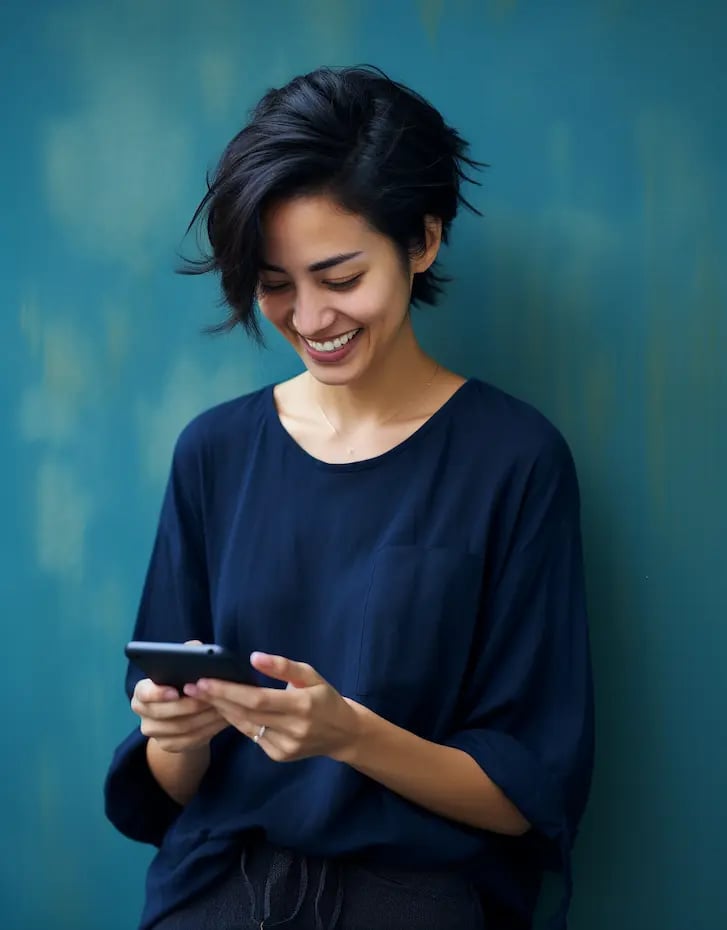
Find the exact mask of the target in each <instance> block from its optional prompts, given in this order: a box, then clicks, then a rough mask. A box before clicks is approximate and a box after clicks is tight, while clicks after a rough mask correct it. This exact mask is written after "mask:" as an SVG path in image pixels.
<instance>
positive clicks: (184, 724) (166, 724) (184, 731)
mask: <svg viewBox="0 0 727 930" xmlns="http://www.w3.org/2000/svg"><path fill="white" fill-rule="evenodd" d="M219 723H220V715H219V714H218V713H217V712H216V711H207V712H206V713H204V714H195V716H194V718H193V719H187V718H184V717H182V718H179V719H176V720H154V719H153V718H150V717H144V718H143V719H142V721H141V725H140V730H141V732H142V733H143V734H144V736H149V737H154V738H157V737H165V736H189V737H194V736H197V735H198V734H199V733H201V732H202V731H204V730H205V729H207V728H208V727H210V726H214V725H216V724H219Z"/></svg>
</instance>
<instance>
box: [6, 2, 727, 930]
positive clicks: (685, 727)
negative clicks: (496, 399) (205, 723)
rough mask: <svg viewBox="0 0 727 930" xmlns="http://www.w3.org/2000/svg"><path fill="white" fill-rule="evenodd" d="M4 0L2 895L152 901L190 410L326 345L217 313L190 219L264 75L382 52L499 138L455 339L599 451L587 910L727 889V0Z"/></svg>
mask: <svg viewBox="0 0 727 930" xmlns="http://www.w3.org/2000/svg"><path fill="white" fill-rule="evenodd" d="M0 27H1V28H0V43H1V47H0V86H2V88H3V91H2V99H1V101H0V108H1V110H0V117H1V123H0V125H2V137H3V145H2V150H1V152H0V158H2V168H3V170H2V175H1V179H2V180H1V183H2V218H3V221H2V223H0V272H1V274H0V289H1V295H2V312H1V313H0V328H1V329H0V353H2V354H1V364H0V389H1V391H2V395H1V396H2V404H0V430H1V432H0V435H2V437H3V440H2V441H3V454H2V455H1V456H0V495H1V499H0V505H1V508H2V509H1V511H0V512H1V513H2V520H1V521H0V555H1V556H2V558H1V562H0V565H1V567H0V590H1V591H2V604H3V611H4V617H5V640H6V643H5V648H6V662H5V664H4V676H3V685H4V702H3V703H4V708H3V709H4V715H3V716H4V726H3V746H4V751H3V777H2V780H1V784H0V803H2V809H3V812H4V816H3V831H2V839H0V852H1V855H2V863H1V865H2V868H1V870H0V923H2V926H3V927H5V928H8V930H35V928H46V927H54V928H57V930H61V928H69V930H71V928H72V930H96V928H98V927H99V926H103V927H104V928H106V930H128V928H130V927H132V926H134V921H135V919H136V916H137V914H138V911H139V907H140V903H141V896H142V885H143V875H144V869H145V865H146V863H147V861H148V856H149V853H148V851H147V850H145V849H143V848H141V847H135V846H134V845H133V844H131V843H130V842H128V841H127V840H125V839H123V838H122V837H120V836H118V835H116V834H115V833H114V832H113V830H112V829H111V827H110V826H109V825H108V824H107V823H106V822H105V821H104V819H103V814H102V801H101V785H102V780H103V776H104V772H105V769H106V766H107V763H108V760H109V757H110V754H111V751H112V748H113V746H114V745H115V744H116V743H117V742H118V741H119V739H120V738H121V737H122V736H123V735H124V733H125V732H126V731H127V730H128V729H129V728H130V727H131V726H133V719H132V717H131V714H130V712H129V711H128V709H127V707H126V705H125V700H124V698H123V694H122V674H123V662H122V646H123V643H124V642H125V640H126V638H127V637H128V634H129V632H130V629H131V624H132V621H133V614H134V610H135V606H136V600H137V597H138V593H139V590H140V586H141V582H142V578H143V573H144V569H145V565H146V560H147V556H148V553H149V548H150V545H151V537H152V533H153V529H154V524H155V521H156V516H157V512H158V507H159V502H160V496H161V492H162V488H163V483H164V480H165V476H166V471H167V468H168V464H169V456H170V452H171V448H172V444H173V441H174V438H175V436H176V434H177V432H178V431H179V429H180V428H181V427H182V425H183V424H184V423H185V422H186V421H187V420H188V419H189V418H190V417H191V416H193V415H194V414H195V413H197V412H198V411H200V410H202V409H204V408H205V407H208V406H210V405H211V404H213V403H216V402H217V401H221V400H224V399H226V398H229V397H231V396H233V395H235V394H239V393H242V392H245V391H248V390H252V389H253V388H256V387H258V386H260V385H262V384H264V383H266V382H268V381H270V380H273V379H277V378H281V377H285V376H288V375H290V374H292V373H293V372H295V371H296V370H297V369H298V365H297V360H296V358H295V357H294V356H293V354H292V352H291V351H290V350H289V349H287V348H286V347H285V346H283V345H281V344H280V342H279V341H278V340H277V339H276V338H275V337H274V336H273V338H272V339H271V349H270V351H268V352H263V351H260V350H258V349H256V348H255V347H254V346H252V345H251V344H249V343H248V342H246V341H245V339H244V338H243V336H242V335H241V334H237V333H236V334H233V335H231V336H229V337H226V338H209V337H205V336H202V335H201V334H200V332H201V328H202V327H203V326H204V325H205V324H207V323H210V322H214V321H216V320H217V319H218V318H219V315H220V311H219V309H218V308H217V307H216V306H215V300H216V291H215V287H214V282H211V281H204V280H190V279H184V278H179V277H176V276H175V275H174V274H173V273H172V269H173V268H174V266H175V263H176V252H177V250H178V249H179V248H180V247H181V238H182V234H183V231H184V229H185V226H186V223H187V221H188V219H189V218H190V216H191V213H192V211H193V209H194V207H195V205H196V203H197V201H198V199H199V197H200V196H201V194H202V192H203V190H204V187H203V185H204V174H205V171H206V170H207V169H208V168H210V167H212V166H213V165H214V162H215V160H216V157H217V156H218V154H219V153H220V151H221V149H222V147H223V145H224V144H225V143H226V141H227V140H228V138H229V137H230V136H231V135H232V134H233V133H234V132H235V131H236V130H237V129H238V128H239V127H240V125H241V123H242V122H243V120H244V118H245V114H246V112H247V110H248V108H249V107H250V106H251V105H252V104H253V103H254V102H255V100H256V99H257V98H258V97H259V96H260V94H261V93H262V92H263V91H264V90H265V89H266V88H267V87H269V86H271V85H273V84H280V83H282V82H284V81H285V80H287V79H288V78H290V77H291V76H293V75H294V74H296V73H298V72H300V71H302V70H306V69H310V68H313V67H315V66H317V65H318V64H322V63H327V64H351V63H356V62H359V61H369V62H373V63H375V64H378V65H380V66H381V67H383V68H384V69H386V70H387V71H389V72H390V73H391V75H392V76H393V77H395V78H398V79H400V80H403V81H404V82H406V83H409V84H411V85H412V86H413V87H415V88H416V89H417V90H419V91H420V92H422V93H423V94H424V95H425V96H427V97H428V98H429V99H430V100H431V101H432V102H433V103H434V104H435V105H437V106H439V107H440V108H441V109H442V110H443V112H444V113H445V115H446V117H447V119H448V120H449V121H451V122H452V123H453V124H454V125H456V126H457V127H458V128H459V129H460V131H461V132H462V133H463V134H464V136H465V137H466V138H468V139H470V140H471V142H472V146H473V152H474V154H475V156H476V157H479V158H481V159H483V160H484V161H487V162H489V163H490V164H491V166H492V167H491V168H490V169H489V170H488V171H487V172H486V174H485V176H484V178H483V180H484V184H483V186H482V188H480V189H477V190H475V191H474V192H473V193H472V197H473V199H474V201H475V202H476V204H477V205H478V206H479V207H480V208H481V209H482V210H483V211H484V212H485V217H484V219H477V218H474V217H469V216H462V217H461V219H460V220H459V221H458V224H457V225H456V227H455V232H454V237H453V242H452V244H451V246H450V248H449V249H448V250H447V253H446V255H445V262H446V266H447V269H448V270H449V271H450V272H451V273H452V274H453V275H454V277H455V282H454V284H453V285H452V286H451V288H450V290H449V292H448V296H447V300H446V302H445V304H444V305H443V306H442V307H441V308H439V309H436V310H426V311H422V312H421V313H418V314H417V319H418V328H419V331H420V334H421V337H422V339H423V341H424V343H425V344H426V346H427V347H428V348H429V349H431V350H433V351H435V352H436V353H437V354H438V356H439V357H440V359H441V360H442V361H443V362H445V363H447V364H449V365H451V366H453V367H455V368H456V369H458V370H460V371H462V372H463V373H466V374H471V375H478V376H480V377H483V378H485V379H487V380H490V381H493V382H495V383H496V384H498V385H499V386H501V387H503V388H505V389H507V390H510V391H512V392H514V393H516V394H518V395H520V396H522V397H524V398H525V399H527V400H529V401H531V402H533V403H535V404H536V405H537V406H539V407H540V408H541V409H542V410H543V411H544V412H545V413H546V414H547V415H548V416H550V417H551V418H552V419H553V420H554V421H555V422H556V424H557V425H558V426H559V427H560V428H561V429H562V431H563V432H564V433H565V435H566V437H567V438H568V440H569V442H570V443H571V445H572V448H573V450H574V453H575V456H576V459H577V463H578V466H579V472H580V477H581V483H582V490H583V498H584V530H585V538H586V554H587V563H588V583H589V597H590V605H591V615H592V630H593V633H592V636H593V651H594V660H595V671H596V683H597V698H598V737H599V741H598V759H597V771H596V777H595V782H594V790H593V796H592V802H591V804H590V806H589V809H588V813H587V816H586V819H585V822H584V825H583V831H582V834H581V836H580V839H579V842H578V847H577V853H576V895H575V900H574V905H573V911H572V915H573V919H572V926H573V927H574V928H576V930H607V928H608V930H612V928H616V927H617V928H619V930H623V928H626V930H629V928H639V930H641V928H649V930H651V928H655V930H656V928H659V930H684V928H685V927H689V928H691V930H698V928H704V930H714V928H716V927H719V926H722V925H724V923H723V921H725V920H727V893H726V892H725V882H724V878H723V874H722V873H723V870H724V866H725V862H727V841H726V840H725V829H724V827H725V804H724V801H723V795H724V790H725V785H726V784H727V748H726V740H725V725H724V719H725V704H726V701H725V690H726V689H725V684H724V673H723V666H724V657H725V652H726V649H727V626H726V624H725V619H726V618H727V539H726V536H727V530H726V528H725V527H726V526H727V492H726V491H725V475H726V474H727V425H726V424H727V377H726V376H725V362H724V355H725V344H726V337H727V301H726V299H725V297H726V292H727V272H726V271H725V256H726V255H727V232H726V228H725V215H726V213H727V211H726V207H727V198H726V196H725V195H726V187H727V181H726V174H725V167H724V165H725V156H726V155H727V145H726V142H727V139H726V135H727V130H726V128H725V127H726V122H725V118H724V113H725V100H727V76H726V75H727V71H726V70H725V67H724V64H720V62H719V61H718V56H719V55H720V54H721V53H722V52H723V51H724V48H725V46H726V44H727V14H726V13H725V7H724V4H723V3H721V2H719V0H711V2H710V0H703V2H700V3H691V4H685V3H680V2H676V0H660V2H656V0H641V2H638V3H634V2H631V3H629V2H626V0H602V2H597V0H582V2H575V0H574V2H550V3H536V2H519V3H518V2H514V0H480V2H470V0H451V2H448V3H446V4H445V3H444V2H443V0H439V2H437V0H429V2H425V0H420V2H410V0H401V2H364V0H346V2H343V3H334V2H323V0H307V2H306V3H292V2H280V0H279V2H277V3H275V4H260V3H252V2H231V0H207V2H206V3H204V4H203V3H200V2H197V3H191V2H187V0H158V2H153V0H115V2H107V3H104V4H101V3H94V2H92V0H86V2H77V0H67V2H64V3H63V4H58V3H52V2H50V0H45V2H43V0H35V2H33V3H27V2H25V3H21V2H19V0H10V2H8V0H5V3H4V4H3V9H2V12H0ZM8 639H9V643H8Z"/></svg>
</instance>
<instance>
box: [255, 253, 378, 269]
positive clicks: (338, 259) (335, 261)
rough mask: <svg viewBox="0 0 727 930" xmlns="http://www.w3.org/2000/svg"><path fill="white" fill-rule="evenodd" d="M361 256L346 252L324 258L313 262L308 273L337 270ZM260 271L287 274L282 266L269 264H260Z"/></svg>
mask: <svg viewBox="0 0 727 930" xmlns="http://www.w3.org/2000/svg"><path fill="white" fill-rule="evenodd" d="M359 255H361V252H344V253H343V254H341V255H332V256H331V257H330V258H324V259H323V261H320V262H313V264H312V265H308V271H312V272H315V271H325V270H326V269H327V268H335V266H336V265H342V264H343V263H344V262H348V261H350V260H351V259H352V258H357V257H358V256H359ZM260 270H261V271H277V272H279V273H280V274H286V273H287V272H286V271H285V268H281V267H280V265H269V264H268V263H267V262H260Z"/></svg>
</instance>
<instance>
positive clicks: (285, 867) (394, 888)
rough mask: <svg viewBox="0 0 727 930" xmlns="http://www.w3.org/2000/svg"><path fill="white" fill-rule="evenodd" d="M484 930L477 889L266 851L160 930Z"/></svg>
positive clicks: (459, 881) (446, 877)
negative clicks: (275, 929) (279, 929)
mask: <svg viewBox="0 0 727 930" xmlns="http://www.w3.org/2000/svg"><path fill="white" fill-rule="evenodd" d="M261 927H262V928H264V930H267V928H271V927H285V930H485V924H484V921H483V918H482V911H481V908H480V903H479V900H478V897H477V893H476V891H475V889H474V887H473V886H472V885H471V884H470V882H469V881H467V880H466V879H465V878H463V877H462V876H460V875H457V874H455V873H451V872H415V871H408V870H405V869H390V868H378V867H373V866H372V867H369V866H364V865H362V864H357V863H352V862H346V861H341V862H338V861H333V860H324V859H317V858H314V857H311V856H300V855H297V854H295V853H291V852H287V851H285V850H279V849H275V848H273V847H271V846H267V845H258V846H254V847H253V848H251V849H247V850H246V851H245V852H244V853H243V856H242V860H241V862H240V864H239V866H238V867H236V868H235V869H234V870H232V871H231V872H230V873H229V874H228V875H227V876H225V878H224V879H222V880H221V881H220V882H219V883H218V884H217V885H216V886H215V887H213V888H211V889H210V890H209V891H208V892H207V893H206V894H204V895H203V896H201V897H200V898H199V899H198V900H195V901H194V902H192V903H190V904H187V905H185V906H184V907H182V908H180V909H179V910H178V911H176V912H174V913H173V914H170V915H168V916H167V917H165V918H164V919H162V920H161V921H159V922H158V923H157V924H156V925H155V927H154V930H260V928H261Z"/></svg>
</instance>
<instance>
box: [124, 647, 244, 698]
mask: <svg viewBox="0 0 727 930" xmlns="http://www.w3.org/2000/svg"><path fill="white" fill-rule="evenodd" d="M124 652H125V653H126V658H127V659H130V660H131V661H132V662H133V663H134V665H136V666H138V667H139V668H140V669H141V670H142V672H144V674H145V675H146V676H147V678H151V680H152V681H153V682H154V683H155V684H157V685H167V686H168V687H170V688H176V689H177V691H179V692H180V694H181V693H182V689H183V688H184V686H185V685H186V684H194V682H195V681H198V680H199V679H200V678H219V679H222V680H223V681H234V682H238V683H240V684H245V685H249V684H253V679H252V669H251V668H250V667H249V666H248V665H247V663H246V662H244V661H243V659H242V658H241V657H240V656H238V655H235V653H234V652H230V650H229V649H225V648H224V646H216V645H213V644H210V643H206V644H203V645H201V646H197V645H195V646H185V645H183V644H182V643H143V642H131V643H127V644H126V648H125V649H124Z"/></svg>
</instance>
